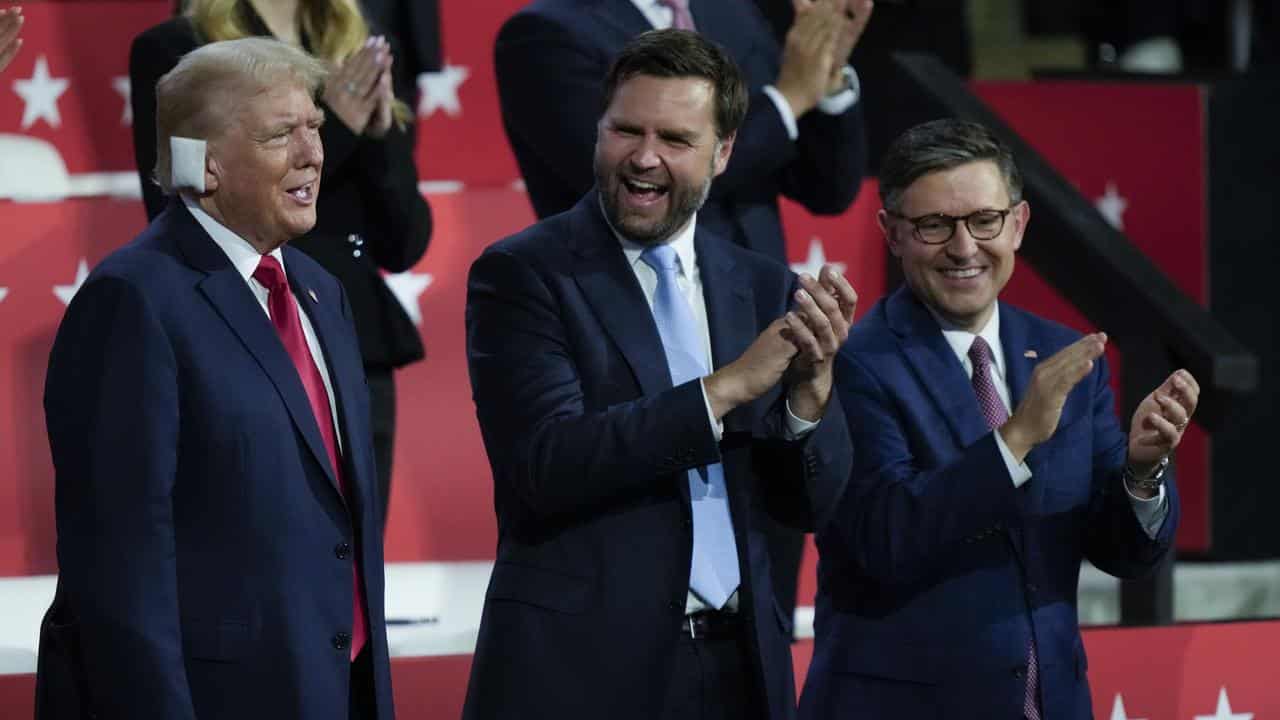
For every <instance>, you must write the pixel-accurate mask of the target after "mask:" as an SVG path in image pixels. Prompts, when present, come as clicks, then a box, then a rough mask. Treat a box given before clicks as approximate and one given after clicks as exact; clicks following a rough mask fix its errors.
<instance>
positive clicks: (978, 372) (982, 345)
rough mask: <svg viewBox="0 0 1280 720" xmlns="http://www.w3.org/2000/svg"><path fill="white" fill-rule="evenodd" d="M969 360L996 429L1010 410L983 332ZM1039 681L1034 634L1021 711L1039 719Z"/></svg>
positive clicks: (990, 423) (981, 403)
mask: <svg viewBox="0 0 1280 720" xmlns="http://www.w3.org/2000/svg"><path fill="white" fill-rule="evenodd" d="M969 360H970V362H972V363H973V394H974V395H977V396H978V407H979V408H980V409H981V410H982V417H983V418H985V419H986V421H987V427H989V428H991V429H992V430H995V429H996V428H998V427H1000V426H1001V425H1003V424H1004V422H1005V420H1008V419H1009V411H1008V410H1007V409H1006V408H1005V406H1004V401H1003V400H1001V399H1000V395H999V393H997V392H996V384H995V381H994V380H992V378H991V362H992V358H991V346H990V345H988V344H987V341H986V340H983V339H982V337H981V336H979V337H975V338H974V339H973V344H972V345H970V346H969ZM1039 684H1040V668H1039V661H1038V660H1037V659H1036V641H1035V638H1034V637H1033V636H1029V637H1028V638H1027V689H1026V695H1024V696H1023V699H1022V714H1023V715H1024V716H1025V717H1026V719H1027V720H1040V703H1038V702H1036V695H1037V694H1038V693H1037V690H1039V687H1038V686H1039Z"/></svg>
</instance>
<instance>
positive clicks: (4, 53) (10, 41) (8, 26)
mask: <svg viewBox="0 0 1280 720" xmlns="http://www.w3.org/2000/svg"><path fill="white" fill-rule="evenodd" d="M23 20H24V18H23V17H22V8H21V7H11V8H3V9H0V70H4V69H5V68H6V67H7V66H8V65H9V61H11V60H13V56H14V55H17V54H18V50H19V49H21V48H22V38H20V37H18V32H19V31H21V30H22V23H23Z"/></svg>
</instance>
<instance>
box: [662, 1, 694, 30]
mask: <svg viewBox="0 0 1280 720" xmlns="http://www.w3.org/2000/svg"><path fill="white" fill-rule="evenodd" d="M658 4H659V5H662V6H663V7H667V8H670V9H671V27H673V28H675V29H677V30H697V28H695V27H694V26H693V15H691V14H689V0H658Z"/></svg>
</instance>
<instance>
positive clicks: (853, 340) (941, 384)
mask: <svg viewBox="0 0 1280 720" xmlns="http://www.w3.org/2000/svg"><path fill="white" fill-rule="evenodd" d="M1078 337H1079V333H1076V332H1074V331H1071V330H1068V329H1066V328H1064V327H1061V326H1059V325H1056V324H1054V323H1051V322H1048V321H1045V320H1041V319H1039V318H1036V317H1034V316H1032V315H1029V314H1027V313H1025V312H1022V311H1021V310H1018V309H1017V308H1014V307H1012V306H1010V305H1007V304H1003V303H1002V304H1001V305H1000V341H1001V343H1002V344H1003V346H1004V353H1005V365H1006V368H1007V380H1008V383H1009V389H1010V392H1011V395H1012V401H1013V404H1014V405H1015V406H1016V404H1017V403H1018V401H1019V400H1020V399H1021V398H1022V395H1023V393H1024V392H1025V390H1026V387H1027V384H1028V382H1029V379H1030V376H1031V371H1032V369H1033V368H1034V366H1035V365H1036V363H1038V362H1040V361H1041V360H1043V359H1047V358H1048V357H1049V356H1051V355H1053V353H1055V352H1057V351H1058V350H1059V349H1061V348H1063V347H1065V346H1066V345H1068V344H1070V343H1072V342H1074V341H1075V340H1076V339H1077V338H1078ZM1030 350H1034V351H1035V353H1036V354H1037V355H1038V358H1028V357H1026V356H1025V353H1026V352H1027V351H1030ZM836 382H837V386H838V388H839V393H840V398H841V402H842V404H843V406H844V408H846V412H848V413H849V418H850V423H849V425H850V431H851V435H852V437H853V445H854V458H855V462H854V471H853V475H852V477H851V478H850V480H849V487H848V491H847V493H846V494H845V496H844V498H843V499H842V501H841V503H840V506H839V508H838V509H837V510H836V512H835V515H834V516H833V518H832V520H831V522H830V523H829V524H828V525H827V526H826V528H825V529H824V531H823V532H821V533H820V534H819V536H818V549H819V553H820V554H819V557H820V562H819V592H818V601H817V618H816V627H815V632H816V635H817V639H816V646H815V650H814V657H813V663H812V665H811V666H810V669H809V676H808V680H807V682H806V685H805V689H804V694H803V697H802V699H801V716H802V717H804V718H837V717H853V716H856V717H864V718H890V717H892V718H937V717H957V718H959V717H963V718H970V717H972V718H1021V717H1022V702H1023V696H1024V693H1025V683H1026V681H1025V677H1024V673H1025V672H1026V661H1027V647H1028V641H1029V638H1030V637H1031V636H1032V635H1033V634H1034V638H1035V643H1036V648H1037V651H1038V655H1039V672H1040V688H1041V692H1042V695H1041V706H1042V708H1043V717H1044V718H1046V720H1060V719H1063V720H1065V719H1068V718H1071V719H1076V718H1088V717H1090V716H1091V708H1090V700H1089V687H1088V681H1087V679H1086V677H1085V669H1086V667H1087V664H1086V661H1085V655H1084V648H1083V646H1082V644H1081V640H1080V632H1079V628H1078V626H1077V623H1076V589H1077V588H1076V585H1077V579H1078V575H1079V572H1080V563H1081V561H1082V560H1083V559H1085V558H1088V559H1089V561H1091V562H1092V563H1094V564H1095V565H1097V566H1098V567H1100V568H1101V569H1103V570H1105V571H1107V572H1109V573H1111V574H1113V575H1117V576H1120V577H1133V576H1135V575H1138V574H1140V573H1142V572H1144V571H1146V570H1148V569H1150V568H1151V567H1153V566H1154V565H1155V564H1156V562H1157V561H1158V560H1159V559H1160V557H1161V556H1162V555H1163V554H1164V553H1165V552H1166V551H1167V550H1168V548H1169V545H1170V543H1171V542H1172V539H1173V534H1174V530H1175V528H1176V527H1177V524H1178V496H1177V491H1176V488H1175V487H1174V485H1173V484H1172V483H1169V484H1168V485H1167V486H1166V487H1167V488H1168V498H1169V514H1168V516H1167V517H1166V519H1165V521H1164V524H1163V526H1162V527H1161V529H1160V531H1159V533H1158V536H1157V537H1156V538H1155V540H1154V541H1153V540H1151V539H1150V538H1149V537H1148V536H1147V534H1146V533H1145V531H1144V530H1143V529H1142V528H1141V527H1140V525H1139V523H1138V521H1137V519H1136V517H1135V515H1134V512H1133V508H1132V505H1131V504H1130V500H1129V498H1128V494H1127V492H1126V491H1125V489H1124V486H1123V481H1122V480H1121V478H1120V470H1121V467H1122V466H1123V463H1124V460H1125V453H1126V445H1127V441H1126V437H1125V435H1124V433H1123V432H1122V431H1121V428H1120V426H1119V425H1118V423H1117V421H1116V415H1115V404H1114V400H1113V397H1112V394H1111V390H1110V388H1109V387H1108V385H1107V370H1106V365H1105V362H1103V361H1099V362H1098V363H1097V364H1096V365H1095V367H1094V369H1093V370H1092V371H1091V372H1090V373H1089V375H1088V376H1086V377H1085V378H1084V380H1082V381H1081V382H1080V384H1079V385H1077V386H1076V387H1075V389H1074V390H1073V391H1072V392H1071V393H1070V395H1069V396H1068V397H1067V401H1066V405H1065V407H1064V409H1063V412H1062V419H1061V421H1060V422H1059V424H1058V430H1057V432H1056V433H1055V434H1054V435H1053V437H1052V438H1051V439H1050V440H1049V441H1048V442H1045V443H1043V444H1041V445H1039V446H1038V447H1036V448H1035V449H1034V450H1032V452H1031V453H1030V454H1029V455H1028V456H1027V460H1026V462H1027V464H1028V465H1029V466H1030V468H1031V471H1032V473H1033V475H1032V478H1031V480H1029V481H1028V482H1027V483H1026V484H1025V485H1023V486H1022V487H1021V488H1014V486H1013V484H1012V482H1011V481H1010V479H1009V474H1008V471H1007V469H1006V467H1005V464H1004V460H1003V459H1002V457H1001V455H1000V451H999V449H998V447H997V445H996V441H995V439H994V436H993V433H992V432H991V431H990V430H988V429H987V426H986V422H985V420H984V419H983V417H982V414H981V412H980V411H979V409H978V404H977V400H976V398H975V396H974V393H973V389H972V385H971V384H970V381H969V378H968V377H967V375H966V374H965V372H964V369H963V367H962V366H961V364H960V362H959V360H958V359H957V358H956V356H955V353H954V352H953V351H952V350H951V348H950V346H949V345H947V343H946V340H945V339H944V338H943V336H942V333H941V331H940V330H939V328H938V324H937V322H936V321H935V320H934V319H933V317H932V316H931V315H930V314H929V313H928V312H927V311H926V310H925V308H924V306H923V305H921V304H920V303H919V302H918V301H917V300H916V299H915V297H914V295H912V294H911V292H910V291H909V290H907V289H905V288H904V289H901V290H898V291H897V292H895V293H894V294H893V295H891V296H889V298H887V299H886V300H883V301H881V302H880V303H878V304H877V305H876V306H875V307H874V308H872V310H871V311H870V313H868V315H867V316H866V317H865V318H864V319H863V320H862V321H861V322H860V323H859V324H858V325H857V326H856V327H855V329H854V330H853V332H852V333H851V335H850V339H849V341H848V343H847V345H846V346H845V348H844V349H843V350H842V351H841V354H840V356H839V362H838V364H837V366H836Z"/></svg>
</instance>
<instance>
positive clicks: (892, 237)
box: [876, 208, 902, 257]
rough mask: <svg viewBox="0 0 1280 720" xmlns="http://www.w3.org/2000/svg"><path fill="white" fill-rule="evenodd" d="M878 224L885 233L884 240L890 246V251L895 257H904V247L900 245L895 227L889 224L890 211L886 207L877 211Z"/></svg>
mask: <svg viewBox="0 0 1280 720" xmlns="http://www.w3.org/2000/svg"><path fill="white" fill-rule="evenodd" d="M876 225H879V226H880V232H881V233H883V234H884V241H885V244H886V245H888V246H889V252H890V253H892V254H893V256H894V257H902V248H901V247H899V245H898V236H897V235H896V234H895V233H894V232H893V228H892V227H890V226H889V213H888V212H886V211H885V210H884V208H881V209H880V211H879V212H877V213H876Z"/></svg>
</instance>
